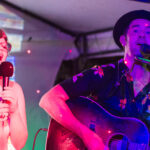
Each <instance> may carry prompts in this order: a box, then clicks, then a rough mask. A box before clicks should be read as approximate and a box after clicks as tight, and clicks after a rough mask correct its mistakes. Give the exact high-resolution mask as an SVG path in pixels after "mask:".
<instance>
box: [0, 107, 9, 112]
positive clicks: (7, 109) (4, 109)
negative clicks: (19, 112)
mask: <svg viewBox="0 0 150 150" xmlns="http://www.w3.org/2000/svg"><path fill="white" fill-rule="evenodd" d="M0 113H9V108H1V109H0Z"/></svg>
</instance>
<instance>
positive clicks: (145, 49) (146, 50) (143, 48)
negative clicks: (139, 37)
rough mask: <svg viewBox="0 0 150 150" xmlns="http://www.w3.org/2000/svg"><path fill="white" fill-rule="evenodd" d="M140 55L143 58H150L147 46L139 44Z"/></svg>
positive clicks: (149, 48) (149, 49)
mask: <svg viewBox="0 0 150 150" xmlns="http://www.w3.org/2000/svg"><path fill="white" fill-rule="evenodd" d="M141 53H142V55H143V56H145V57H149V56H150V45H147V44H141Z"/></svg>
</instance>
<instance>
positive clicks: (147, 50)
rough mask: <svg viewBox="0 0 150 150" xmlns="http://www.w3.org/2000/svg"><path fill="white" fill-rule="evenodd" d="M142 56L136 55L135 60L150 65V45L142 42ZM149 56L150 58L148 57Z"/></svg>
mask: <svg viewBox="0 0 150 150" xmlns="http://www.w3.org/2000/svg"><path fill="white" fill-rule="evenodd" d="M140 46H141V50H140V51H141V56H135V60H136V61H138V62H141V63H145V64H147V65H150V60H149V58H150V45H147V44H141V45H140ZM147 58H148V59H147Z"/></svg>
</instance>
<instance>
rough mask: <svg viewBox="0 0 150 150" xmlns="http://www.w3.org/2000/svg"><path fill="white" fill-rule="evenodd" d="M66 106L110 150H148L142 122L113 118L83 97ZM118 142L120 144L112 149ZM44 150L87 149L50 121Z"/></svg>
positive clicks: (146, 130) (100, 107) (54, 122)
mask: <svg viewBox="0 0 150 150" xmlns="http://www.w3.org/2000/svg"><path fill="white" fill-rule="evenodd" d="M67 104H68V106H69V108H70V109H71V111H72V113H73V114H74V115H75V116H76V118H77V119H78V120H80V121H81V122H82V123H83V124H84V125H86V126H87V127H89V128H90V129H91V130H93V132H96V133H97V134H98V135H99V136H100V137H101V138H102V140H103V143H104V144H105V145H106V147H109V149H112V150H148V144H149V133H148V129H147V127H146V125H145V124H144V123H143V122H142V121H140V120H138V119H136V118H130V117H118V116H114V115H112V114H110V113H109V112H108V111H107V110H105V109H104V108H103V107H102V106H100V105H99V104H97V103H96V102H95V101H93V100H91V99H89V98H86V97H79V98H77V99H73V100H69V101H67ZM118 140H119V141H121V144H116V145H114V144H113V143H115V141H118ZM118 147H119V148H118ZM46 150H86V147H85V145H84V144H83V142H82V140H81V139H80V138H79V137H78V136H77V135H75V134H74V133H73V132H71V131H69V130H68V129H66V128H64V127H63V126H62V125H60V124H59V123H57V122H56V121H55V120H53V119H52V120H51V121H50V124H49V129H48V134H47V141H46Z"/></svg>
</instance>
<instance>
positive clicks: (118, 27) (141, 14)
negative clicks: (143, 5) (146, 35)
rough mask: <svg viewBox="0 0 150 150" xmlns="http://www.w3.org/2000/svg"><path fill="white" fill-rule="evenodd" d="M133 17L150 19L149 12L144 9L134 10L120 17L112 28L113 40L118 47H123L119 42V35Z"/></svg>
mask: <svg viewBox="0 0 150 150" xmlns="http://www.w3.org/2000/svg"><path fill="white" fill-rule="evenodd" d="M135 19H147V20H150V12H149V11H146V10H134V11H131V12H128V13H126V14H124V15H123V16H122V17H120V19H119V20H118V21H117V22H116V24H115V26H114V29H113V37H114V40H115V42H116V44H117V45H118V46H119V47H120V48H123V47H122V45H121V43H120V36H121V35H123V34H124V32H125V31H126V29H127V27H128V26H129V24H130V23H131V21H133V20H135Z"/></svg>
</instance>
